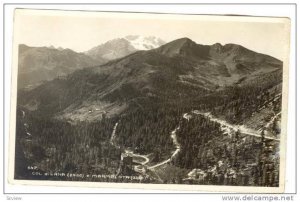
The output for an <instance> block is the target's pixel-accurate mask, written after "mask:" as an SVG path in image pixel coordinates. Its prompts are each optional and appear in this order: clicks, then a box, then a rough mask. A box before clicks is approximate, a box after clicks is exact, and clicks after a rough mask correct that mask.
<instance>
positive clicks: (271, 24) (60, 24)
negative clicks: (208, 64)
mask: <svg viewBox="0 0 300 202" xmlns="http://www.w3.org/2000/svg"><path fill="white" fill-rule="evenodd" d="M283 22H284V20H283V19H280V18H273V19H270V18H265V19H263V21H262V18H253V17H244V18H241V17H220V16H218V17H216V16H215V17H209V16H200V15H198V16H195V15H180V16H179V15H177V16H174V15H166V14H162V15H160V14H129V15H128V14H117V13H93V12H63V11H59V12H53V11H34V12H29V11H28V10H17V11H16V16H15V27H14V29H15V40H16V41H15V42H17V43H18V44H20V43H23V44H27V45H29V46H50V45H53V46H55V47H59V46H60V47H63V48H70V49H73V50H75V51H78V52H81V51H86V50H88V49H90V48H92V47H94V46H97V45H99V44H101V43H104V42H106V41H108V40H111V39H114V38H121V37H124V36H127V35H141V36H157V37H159V38H161V39H163V40H164V41H167V42H168V41H172V40H174V39H177V38H181V37H188V38H190V39H192V40H193V41H195V42H197V43H199V44H204V45H211V44H214V43H217V42H219V43H221V44H223V45H224V44H226V43H236V44H240V45H243V46H245V47H247V48H249V49H252V50H254V51H257V52H260V53H265V54H268V55H271V56H274V57H276V58H279V59H282V58H283V53H284V48H283V47H284V46H285V45H286V44H287V42H286V40H287V35H286V34H287V32H286V27H285V24H284V23H283Z"/></svg>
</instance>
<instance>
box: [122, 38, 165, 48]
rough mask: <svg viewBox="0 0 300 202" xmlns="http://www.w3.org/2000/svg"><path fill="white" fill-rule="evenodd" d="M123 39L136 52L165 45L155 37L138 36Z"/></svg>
mask: <svg viewBox="0 0 300 202" xmlns="http://www.w3.org/2000/svg"><path fill="white" fill-rule="evenodd" d="M125 39H126V40H127V41H129V42H130V44H131V45H132V46H133V47H134V48H135V49H136V50H150V49H154V48H158V47H159V46H161V45H163V44H165V42H164V41H163V40H161V39H160V38H157V37H155V36H148V37H142V36H139V35H128V36H126V37H125Z"/></svg>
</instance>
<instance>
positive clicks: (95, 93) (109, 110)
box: [9, 9, 290, 193]
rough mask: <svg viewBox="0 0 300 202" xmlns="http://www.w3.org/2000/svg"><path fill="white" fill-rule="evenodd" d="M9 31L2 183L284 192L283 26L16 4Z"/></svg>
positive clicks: (276, 21) (282, 21) (274, 20)
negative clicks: (10, 59) (5, 179)
mask: <svg viewBox="0 0 300 202" xmlns="http://www.w3.org/2000/svg"><path fill="white" fill-rule="evenodd" d="M13 26H14V36H13V37H14V38H13V40H14V41H13V43H14V44H13V67H12V73H13V78H12V86H13V88H12V95H11V98H12V102H11V119H10V153H9V163H10V164H9V172H10V173H9V181H10V183H12V184H19V183H20V184H39V185H52V186H53V185H55V186H65V185H67V186H73V185H74V186H85V187H89V186H92V187H121V188H126V187H135V188H144V189H149V186H151V188H153V187H155V188H156V189H167V190H195V191H201V190H208V191H214V192H216V191H234V192H248V193H249V192H268V193H280V192H283V191H284V185H285V172H286V171H285V170H286V169H287V168H285V158H286V157H285V150H286V146H287V145H286V138H287V136H288V134H287V132H286V130H287V95H288V94H287V92H288V85H287V84H288V69H289V60H288V59H289V43H290V20H289V19H288V18H283V17H255V16H230V15H184V14H159V13H124V12H123V13H122V12H120V13H118V12H85V11H64V10H33V9H16V10H15V12H14V25H13ZM83 182H84V183H85V184H82V183H83Z"/></svg>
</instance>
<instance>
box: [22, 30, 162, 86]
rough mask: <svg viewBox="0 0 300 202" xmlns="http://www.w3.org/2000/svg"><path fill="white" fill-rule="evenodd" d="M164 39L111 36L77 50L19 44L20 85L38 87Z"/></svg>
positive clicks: (160, 43) (152, 45) (158, 44)
mask: <svg viewBox="0 0 300 202" xmlns="http://www.w3.org/2000/svg"><path fill="white" fill-rule="evenodd" d="M162 44H164V42H163V41H162V40H161V39H159V38H156V37H141V36H126V37H125V38H118V39H113V40H110V41H108V42H106V43H104V44H101V45H99V46H96V47H94V48H92V49H91V50H89V51H87V52H84V53H78V52H75V51H73V50H71V49H63V48H61V47H59V48H55V47H53V46H50V47H29V46H27V45H24V44H21V45H19V64H18V67H19V75H18V76H19V77H18V87H19V88H24V87H35V86H36V85H38V84H40V83H41V82H43V81H47V80H52V79H54V78H56V77H58V76H65V75H67V74H70V73H72V72H74V71H75V70H78V69H82V68H86V67H91V66H95V65H101V64H104V63H106V62H108V61H109V60H113V59H117V58H121V57H124V56H126V55H129V54H131V53H134V52H136V51H138V50H150V49H153V48H157V47H159V46H160V45H162Z"/></svg>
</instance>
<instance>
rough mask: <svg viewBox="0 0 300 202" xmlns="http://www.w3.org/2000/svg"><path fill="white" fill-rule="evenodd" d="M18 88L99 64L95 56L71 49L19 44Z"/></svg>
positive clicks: (34, 84)
mask: <svg viewBox="0 0 300 202" xmlns="http://www.w3.org/2000/svg"><path fill="white" fill-rule="evenodd" d="M18 59H19V61H18V88H24V87H30V86H31V87H32V86H33V87H34V86H36V85H38V84H40V83H41V82H42V81H46V80H52V79H54V78H56V77H58V76H65V75H67V74H69V73H72V72H74V71H75V70H78V69H81V68H84V67H90V66H94V65H98V64H99V62H98V61H96V60H94V59H93V58H91V57H89V56H87V55H85V54H83V53H77V52H75V51H73V50H71V49H62V48H59V49H56V48H54V47H29V46H26V45H24V44H21V45H19V58H18Z"/></svg>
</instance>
